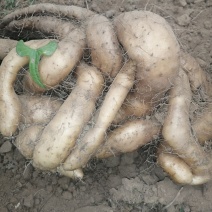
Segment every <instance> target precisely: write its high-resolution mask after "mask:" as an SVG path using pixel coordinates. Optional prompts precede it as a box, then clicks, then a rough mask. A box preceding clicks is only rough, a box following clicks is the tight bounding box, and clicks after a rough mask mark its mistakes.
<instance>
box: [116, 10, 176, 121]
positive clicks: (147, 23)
mask: <svg viewBox="0 0 212 212" xmlns="http://www.w3.org/2000/svg"><path fill="white" fill-rule="evenodd" d="M114 25H115V29H116V32H117V36H118V39H119V41H120V43H121V44H122V45H123V47H124V49H125V51H126V52H127V54H128V56H129V57H130V58H131V59H132V60H133V61H135V62H136V65H137V71H136V83H135V89H134V93H129V96H128V97H127V99H126V101H125V103H124V104H123V107H122V108H121V111H120V115H119V116H118V117H117V122H118V120H121V119H123V117H124V116H125V117H127V116H131V115H134V116H138V117H140V116H142V115H145V114H146V113H148V112H149V111H150V110H151V109H152V108H153V107H154V106H155V105H157V104H158V103H159V102H160V101H161V98H163V97H164V95H165V92H167V90H169V88H170V87H171V85H172V83H173V82H174V79H175V78H176V76H177V74H178V71H179V67H180V48H179V44H178V42H177V39H176V37H175V35H174V33H173V31H172V29H171V27H170V26H169V24H168V23H167V22H166V21H165V19H164V18H162V17H160V16H159V15H157V14H154V13H151V12H148V11H132V12H126V13H122V14H121V15H119V16H118V17H116V18H115V20H114Z"/></svg>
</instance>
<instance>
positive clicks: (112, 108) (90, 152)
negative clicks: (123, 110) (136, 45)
mask: <svg viewBox="0 0 212 212" xmlns="http://www.w3.org/2000/svg"><path fill="white" fill-rule="evenodd" d="M134 77H135V64H134V63H133V62H132V61H128V63H126V64H125V65H124V66H123V68H122V69H121V71H120V72H119V73H118V74H117V76H116V77H115V79H114V81H113V83H112V84H111V86H110V89H109V91H108V93H107V94H106V96H105V99H104V101H103V104H102V105H101V107H100V110H99V114H98V117H97V118H96V122H95V126H94V128H91V129H90V130H89V131H88V132H87V133H86V134H85V136H84V138H83V139H82V140H81V141H80V142H79V143H77V144H76V146H75V148H74V149H73V151H72V152H71V153H70V155H69V156H68V158H67V159H66V160H65V162H64V164H63V168H64V169H65V170H75V169H78V168H81V167H84V166H85V165H86V164H87V162H88V161H89V159H90V158H91V157H93V156H94V154H95V153H96V151H97V150H98V148H99V147H100V145H101V144H102V143H103V141H104V138H105V133H106V131H107V129H108V127H109V126H110V125H111V123H112V121H113V120H114V118H115V116H116V114H117V112H118V110H119V109H120V107H121V105H122V103H123V101H124V99H125V98H126V96H127V94H128V92H129V90H130V89H131V87H132V86H133V82H134V79H135V78H134Z"/></svg>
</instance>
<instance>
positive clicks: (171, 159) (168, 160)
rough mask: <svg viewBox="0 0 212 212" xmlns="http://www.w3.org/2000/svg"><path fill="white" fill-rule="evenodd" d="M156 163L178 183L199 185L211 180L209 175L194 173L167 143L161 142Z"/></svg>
mask: <svg viewBox="0 0 212 212" xmlns="http://www.w3.org/2000/svg"><path fill="white" fill-rule="evenodd" d="M157 161H158V164H159V165H160V166H161V167H162V168H163V170H164V171H165V172H167V173H168V175H169V176H170V177H171V179H172V180H173V181H175V182H176V183H179V184H189V185H201V184H204V183H206V182H208V181H209V180H211V175H210V174H209V172H208V173H205V174H203V175H201V174H200V175H198V174H197V175H195V174H193V173H192V169H191V167H190V166H189V165H188V164H186V163H185V161H184V160H183V159H182V158H180V157H179V156H178V155H177V154H176V153H175V152H173V150H171V148H170V147H168V146H167V144H162V145H161V146H160V147H159V150H158V158H157Z"/></svg>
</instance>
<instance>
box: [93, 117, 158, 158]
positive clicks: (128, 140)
mask: <svg viewBox="0 0 212 212" xmlns="http://www.w3.org/2000/svg"><path fill="white" fill-rule="evenodd" d="M160 129H161V126H160V125H159V124H158V123H157V122H156V121H153V120H142V119H140V120H139V119H138V120H133V121H127V122H126V123H124V124H123V125H122V126H120V127H118V128H117V129H115V130H113V131H112V132H111V133H110V134H108V139H107V140H106V141H105V142H104V144H103V145H102V147H101V148H100V149H99V150H98V152H97V154H96V157H97V158H107V157H111V156H115V155H117V154H120V153H127V152H133V151H135V150H136V149H138V148H140V147H142V146H144V145H145V144H147V143H148V142H150V141H151V140H153V139H155V138H156V137H157V136H158V135H159V133H160Z"/></svg>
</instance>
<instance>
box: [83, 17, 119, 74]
mask: <svg viewBox="0 0 212 212" xmlns="http://www.w3.org/2000/svg"><path fill="white" fill-rule="evenodd" d="M85 25H86V40H87V45H88V47H89V48H90V51H91V59H92V64H93V65H95V66H96V67H97V68H98V69H99V70H100V71H101V72H102V73H103V74H104V75H106V76H110V77H112V78H113V77H115V76H116V75H117V73H118V72H119V70H120V69H121V66H122V53H121V50H120V48H119V42H118V39H117V37H116V34H115V31H114V28H113V25H112V23H111V22H110V21H109V20H108V19H107V18H106V17H104V16H102V15H94V16H92V17H91V18H89V20H88V21H87V22H86V24H85Z"/></svg>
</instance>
